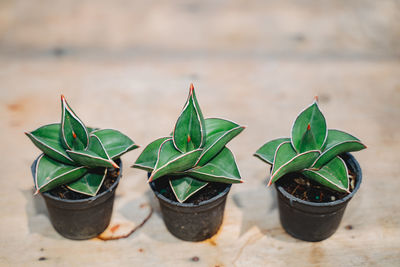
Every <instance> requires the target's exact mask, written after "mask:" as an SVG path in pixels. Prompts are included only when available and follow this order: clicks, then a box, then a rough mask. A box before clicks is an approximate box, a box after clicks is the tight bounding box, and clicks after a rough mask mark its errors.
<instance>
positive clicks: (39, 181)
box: [25, 96, 138, 239]
mask: <svg viewBox="0 0 400 267" xmlns="http://www.w3.org/2000/svg"><path fill="white" fill-rule="evenodd" d="M61 105H62V116H61V123H54V124H49V125H45V126H42V127H40V128H38V129H37V130H34V131H32V132H26V133H25V134H26V135H27V136H28V137H29V138H30V139H31V140H32V142H33V143H34V144H35V146H37V147H38V148H39V149H40V150H41V151H42V152H43V154H41V155H40V156H39V157H38V158H37V159H36V160H35V162H34V163H33V164H32V174H33V178H34V184H35V187H36V194H38V193H40V194H41V195H42V196H43V198H44V200H45V202H46V206H47V209H48V212H49V216H50V221H51V223H52V225H53V227H54V228H55V229H56V230H57V232H58V233H60V234H61V235H62V236H64V237H67V238H70V239H89V238H92V237H95V236H97V235H98V234H100V233H101V232H103V231H104V230H105V229H106V228H107V226H108V224H109V223H110V218H111V214H112V207H113V203H114V195H115V190H116V188H117V186H118V183H119V179H120V177H121V168H122V162H121V160H120V159H119V158H120V156H121V155H122V154H124V153H126V152H128V151H130V150H133V149H135V148H137V147H138V146H137V145H136V144H135V143H134V142H133V141H132V140H131V139H130V138H129V137H127V136H126V135H124V134H122V133H121V132H119V131H116V130H112V129H103V130H100V129H93V128H89V127H86V126H85V125H84V124H83V122H82V121H81V120H80V119H79V118H78V116H77V115H76V114H75V113H74V111H73V110H72V109H71V107H70V106H69V105H68V103H67V101H66V100H65V98H64V96H61Z"/></svg>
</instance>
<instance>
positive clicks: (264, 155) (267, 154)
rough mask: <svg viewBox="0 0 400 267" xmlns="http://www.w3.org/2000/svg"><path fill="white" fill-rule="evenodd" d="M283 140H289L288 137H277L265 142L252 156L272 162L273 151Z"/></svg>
mask: <svg viewBox="0 0 400 267" xmlns="http://www.w3.org/2000/svg"><path fill="white" fill-rule="evenodd" d="M283 142H290V138H277V139H274V140H271V141H269V142H267V143H265V144H264V145H263V146H262V147H260V148H259V149H258V150H257V151H256V153H254V156H256V157H258V158H259V159H261V160H263V161H265V162H266V163H268V164H271V165H272V163H273V162H274V157H275V152H276V149H277V148H278V147H279V145H280V144H282V143H283Z"/></svg>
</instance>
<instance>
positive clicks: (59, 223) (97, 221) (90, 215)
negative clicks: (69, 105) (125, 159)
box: [32, 159, 122, 240]
mask: <svg viewBox="0 0 400 267" xmlns="http://www.w3.org/2000/svg"><path fill="white" fill-rule="evenodd" d="M115 162H116V163H117V164H118V166H119V174H118V175H117V177H116V178H113V179H115V180H114V182H113V184H112V185H111V186H110V187H109V188H108V189H106V190H104V191H103V192H102V190H100V193H98V194H97V195H96V196H94V197H90V196H88V197H87V198H83V199H64V198H60V197H58V196H55V195H53V194H52V193H50V192H51V191H50V192H44V193H41V195H42V197H43V198H44V200H45V202H46V206H47V210H48V213H49V217H50V221H51V224H52V225H53V227H54V229H55V230H56V231H57V232H58V233H59V234H60V235H62V236H63V237H66V238H69V239H74V240H86V239H90V238H93V237H96V236H98V235H99V234H101V233H102V232H103V231H104V230H105V229H106V228H107V227H108V225H109V224H110V220H111V215H112V211H113V205H114V197H115V190H116V189H117V186H118V184H119V181H120V179H121V173H122V162H121V160H120V159H118V160H116V161H115ZM35 166H36V161H35V162H34V163H33V165H32V174H33V176H34V177H35ZM107 178H108V177H106V179H107ZM106 179H105V180H106ZM53 190H56V189H53ZM74 194H75V193H74ZM76 194H77V193H76Z"/></svg>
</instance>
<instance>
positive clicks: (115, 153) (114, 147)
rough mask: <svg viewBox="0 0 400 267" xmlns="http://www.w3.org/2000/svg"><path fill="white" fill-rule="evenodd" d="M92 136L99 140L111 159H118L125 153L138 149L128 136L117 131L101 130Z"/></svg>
mask: <svg viewBox="0 0 400 267" xmlns="http://www.w3.org/2000/svg"><path fill="white" fill-rule="evenodd" d="M92 134H93V135H95V136H97V137H98V138H99V139H100V141H101V143H102V144H103V145H104V148H105V150H106V151H107V154H108V155H109V156H110V158H112V159H116V158H119V157H120V156H121V155H123V154H125V153H126V152H128V151H131V150H133V149H135V148H138V147H139V146H138V145H136V144H135V143H134V142H133V141H132V140H131V139H130V138H129V137H128V136H126V135H124V134H123V133H121V132H120V131H117V130H112V129H103V130H98V131H94V132H93V133H92Z"/></svg>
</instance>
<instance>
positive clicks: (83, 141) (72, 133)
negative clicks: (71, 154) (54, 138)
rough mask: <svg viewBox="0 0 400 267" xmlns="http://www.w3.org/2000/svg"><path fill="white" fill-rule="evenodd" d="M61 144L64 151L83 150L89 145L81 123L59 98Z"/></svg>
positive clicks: (62, 99)
mask: <svg viewBox="0 0 400 267" xmlns="http://www.w3.org/2000/svg"><path fill="white" fill-rule="evenodd" d="M61 105H62V115H61V129H60V132H61V134H60V136H61V143H62V144H63V146H64V148H65V149H75V150H83V149H86V148H87V147H88V145H89V133H88V131H87V129H86V127H85V125H84V124H83V122H82V121H81V120H80V119H79V118H78V116H77V115H76V114H75V113H74V111H73V110H72V109H71V107H70V106H69V105H68V103H67V101H66V100H65V97H64V96H63V95H62V96H61Z"/></svg>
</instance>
